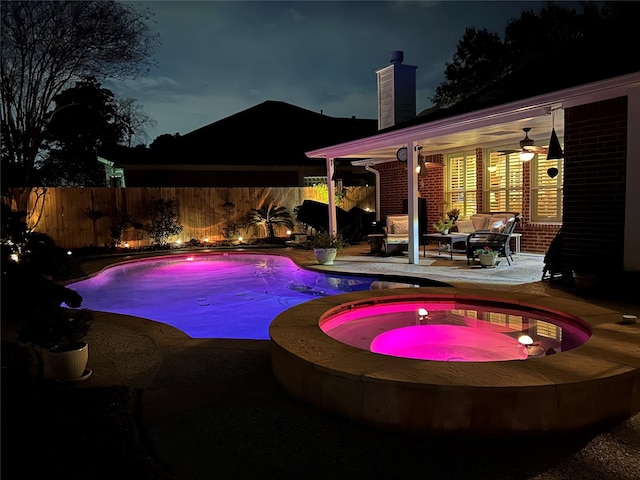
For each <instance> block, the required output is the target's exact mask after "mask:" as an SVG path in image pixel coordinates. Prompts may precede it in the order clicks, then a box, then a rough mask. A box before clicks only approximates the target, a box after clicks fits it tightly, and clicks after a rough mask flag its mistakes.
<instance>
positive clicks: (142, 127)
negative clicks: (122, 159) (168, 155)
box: [116, 98, 157, 147]
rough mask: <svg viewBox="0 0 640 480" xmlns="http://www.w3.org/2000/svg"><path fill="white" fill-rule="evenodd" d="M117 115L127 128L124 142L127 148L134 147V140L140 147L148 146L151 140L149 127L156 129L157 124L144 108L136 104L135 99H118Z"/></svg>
mask: <svg viewBox="0 0 640 480" xmlns="http://www.w3.org/2000/svg"><path fill="white" fill-rule="evenodd" d="M116 102H117V112H118V113H117V115H118V117H119V118H120V122H121V123H122V124H123V125H124V127H125V132H124V142H125V145H126V146H127V147H133V143H134V140H137V143H138V145H141V144H146V143H147V141H148V140H149V136H148V134H147V127H151V128H153V127H155V126H156V125H157V122H156V121H155V120H154V119H152V118H151V117H150V116H149V114H148V113H147V112H145V111H144V110H143V106H142V105H139V104H137V103H136V100H135V99H134V98H117V99H116Z"/></svg>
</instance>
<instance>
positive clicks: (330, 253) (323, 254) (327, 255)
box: [313, 248, 338, 265]
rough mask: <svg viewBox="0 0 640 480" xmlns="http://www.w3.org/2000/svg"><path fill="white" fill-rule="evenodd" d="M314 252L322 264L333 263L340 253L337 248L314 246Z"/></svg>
mask: <svg viewBox="0 0 640 480" xmlns="http://www.w3.org/2000/svg"><path fill="white" fill-rule="evenodd" d="M313 253H315V255H316V259H317V260H318V263H319V264H320V265H333V261H334V260H335V258H336V255H337V254H338V249H337V248H314V249H313Z"/></svg>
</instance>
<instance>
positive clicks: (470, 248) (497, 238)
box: [467, 213, 520, 265]
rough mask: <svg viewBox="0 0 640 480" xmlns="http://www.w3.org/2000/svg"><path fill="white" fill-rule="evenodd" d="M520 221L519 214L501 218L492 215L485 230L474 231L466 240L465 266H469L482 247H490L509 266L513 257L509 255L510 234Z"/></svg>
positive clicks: (497, 215)
mask: <svg viewBox="0 0 640 480" xmlns="http://www.w3.org/2000/svg"><path fill="white" fill-rule="evenodd" d="M519 221H520V214H518V213H514V214H512V216H509V217H507V216H504V217H501V216H500V215H499V214H493V215H492V216H491V217H490V218H489V220H488V225H487V224H486V223H485V225H483V226H486V228H483V229H481V230H476V231H474V232H473V233H472V234H471V235H469V237H468V238H467V265H469V264H471V260H473V259H474V258H475V257H476V254H475V252H476V250H481V249H483V248H484V247H490V248H491V249H492V250H495V251H497V252H498V255H499V256H500V257H505V258H506V259H507V263H508V264H509V265H511V260H513V255H512V253H511V246H510V241H511V234H512V233H513V231H514V229H515V228H516V225H517V224H518V222H519Z"/></svg>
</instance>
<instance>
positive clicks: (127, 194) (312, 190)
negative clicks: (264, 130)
mask: <svg viewBox="0 0 640 480" xmlns="http://www.w3.org/2000/svg"><path fill="white" fill-rule="evenodd" d="M323 196H324V198H323ZM159 199H163V200H171V199H173V200H177V202H178V205H179V218H178V222H179V223H180V224H181V225H183V226H184V229H183V230H182V232H181V233H180V234H179V235H178V236H175V237H171V238H170V239H169V241H171V242H175V241H178V240H179V241H181V242H188V241H190V240H192V239H196V240H198V241H200V242H203V241H205V239H206V241H208V242H215V241H218V240H223V239H224V235H223V230H224V228H225V227H226V226H227V225H229V224H231V223H235V224H238V225H241V224H242V223H243V222H244V217H245V216H246V214H247V212H249V211H250V210H251V209H253V208H261V207H262V206H264V205H270V204H273V205H277V206H283V207H286V208H287V210H288V211H289V213H291V216H292V218H294V217H295V215H294V208H295V207H296V206H297V205H301V204H302V202H303V201H304V200H316V201H320V202H326V201H327V200H326V188H325V189H324V191H323V190H322V189H319V188H317V187H265V188H49V189H47V190H46V193H45V195H44V196H42V197H38V195H36V193H35V191H34V192H32V194H31V197H30V199H29V207H28V210H29V212H31V215H30V217H29V219H28V226H29V227H30V228H33V229H34V230H35V231H37V232H41V233H45V234H47V235H49V236H51V237H52V238H53V240H54V241H55V242H56V245H58V246H60V247H63V248H82V247H87V246H92V245H93V246H105V245H113V243H114V242H113V239H112V234H111V228H112V227H113V226H114V225H117V224H118V223H120V222H121V221H122V219H124V218H129V219H130V220H131V223H130V224H128V225H127V226H126V228H125V230H124V231H123V233H122V237H121V239H122V242H127V243H128V244H129V246H130V247H132V248H134V247H141V246H146V245H151V244H152V243H153V240H152V239H151V238H150V237H149V235H148V234H147V230H148V228H149V226H150V224H151V215H150V212H151V208H152V206H153V204H154V203H155V202H156V201H157V200H159ZM230 205H233V207H231V206H230ZM340 207H341V208H343V209H345V210H349V209H351V208H353V207H359V208H362V209H363V210H365V209H367V208H368V209H370V210H371V211H373V210H375V187H347V188H346V195H345V196H344V199H343V200H342V202H341V204H340ZM294 223H295V218H294ZM136 226H137V227H142V228H135V227H136ZM301 230H302V226H301V225H298V224H296V227H295V229H294V231H301ZM240 233H241V234H242V235H243V237H244V238H247V239H248V238H255V237H264V236H265V232H264V231H254V230H253V229H251V230H250V231H247V230H244V229H242V228H241V229H240ZM276 235H278V236H285V235H286V231H285V227H282V228H279V229H276Z"/></svg>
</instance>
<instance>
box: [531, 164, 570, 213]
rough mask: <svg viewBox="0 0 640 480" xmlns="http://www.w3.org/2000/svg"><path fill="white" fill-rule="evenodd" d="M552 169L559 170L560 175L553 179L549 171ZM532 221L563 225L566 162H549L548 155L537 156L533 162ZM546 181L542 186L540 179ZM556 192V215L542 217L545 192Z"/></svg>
mask: <svg viewBox="0 0 640 480" xmlns="http://www.w3.org/2000/svg"><path fill="white" fill-rule="evenodd" d="M551 167H555V168H557V169H558V174H557V175H556V176H555V177H554V178H551V177H549V176H548V173H547V170H548V169H549V168H551ZM530 175H531V178H530V186H531V187H530V204H531V212H530V221H531V222H532V223H542V224H544V223H548V224H558V223H562V185H563V184H564V161H563V159H558V160H555V159H554V160H547V158H546V155H543V154H539V155H536V156H535V158H534V159H533V160H532V163H531V169H530ZM541 177H542V178H543V179H544V182H545V184H544V185H540V182H539V180H540V178H541ZM548 191H554V192H555V195H556V206H555V214H554V215H544V216H543V215H541V214H540V209H539V203H540V202H539V200H540V197H541V195H543V194H544V192H548Z"/></svg>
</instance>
